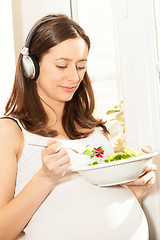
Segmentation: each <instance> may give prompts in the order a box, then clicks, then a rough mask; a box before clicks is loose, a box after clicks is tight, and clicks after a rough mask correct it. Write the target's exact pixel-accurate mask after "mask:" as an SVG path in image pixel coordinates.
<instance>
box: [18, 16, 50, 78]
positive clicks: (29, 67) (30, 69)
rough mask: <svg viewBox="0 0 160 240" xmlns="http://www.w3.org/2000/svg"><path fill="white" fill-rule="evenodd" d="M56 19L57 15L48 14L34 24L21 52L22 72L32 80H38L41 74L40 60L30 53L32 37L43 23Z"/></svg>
mask: <svg viewBox="0 0 160 240" xmlns="http://www.w3.org/2000/svg"><path fill="white" fill-rule="evenodd" d="M52 19H55V17H53V16H48V17H45V18H43V19H40V20H39V21H38V22H37V23H36V24H35V25H34V26H33V28H32V29H31V30H30V32H29V34H28V36H27V38H26V41H25V46H24V48H23V49H22V50H21V54H22V59H21V67H22V73H23V75H24V76H25V77H26V78H28V79H31V80H36V79H37V78H38V75H39V71H40V70H39V64H38V61H37V59H36V57H35V56H34V55H30V54H29V48H30V45H31V41H32V38H33V36H34V34H35V32H36V31H37V30H38V29H39V28H40V27H41V25H43V24H44V23H46V22H48V21H50V20H52Z"/></svg>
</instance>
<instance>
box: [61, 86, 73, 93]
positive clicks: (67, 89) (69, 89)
mask: <svg viewBox="0 0 160 240" xmlns="http://www.w3.org/2000/svg"><path fill="white" fill-rule="evenodd" d="M61 88H62V89H63V90H65V91H66V92H74V91H75V90H76V87H67V86H61Z"/></svg>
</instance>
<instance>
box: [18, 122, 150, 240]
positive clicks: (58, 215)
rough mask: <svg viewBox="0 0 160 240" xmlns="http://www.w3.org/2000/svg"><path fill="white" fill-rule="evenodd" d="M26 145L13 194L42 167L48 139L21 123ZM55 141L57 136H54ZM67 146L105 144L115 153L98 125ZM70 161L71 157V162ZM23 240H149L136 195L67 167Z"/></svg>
mask: <svg viewBox="0 0 160 240" xmlns="http://www.w3.org/2000/svg"><path fill="white" fill-rule="evenodd" d="M20 127H21V129H22V131H23V134H24V148H23V153H22V155H21V158H20V160H19V163H18V170H17V180H16V188H15V196H16V195H17V194H18V193H19V192H20V191H21V190H22V189H23V187H24V186H25V185H26V184H27V183H28V182H29V180H30V179H31V178H32V177H33V175H34V174H35V173H36V172H37V171H38V170H39V169H40V167H41V164H42V163H41V150H42V148H41V147H36V146H32V145H30V144H41V145H46V143H47V141H48V139H49V138H47V137H42V136H39V135H36V134H32V133H30V132H28V131H26V130H25V129H24V128H23V127H22V126H21V125H20ZM56 140H57V139H56ZM59 141H61V142H62V144H63V145H64V146H65V145H66V143H67V144H74V143H76V144H81V145H84V146H86V145H88V144H90V145H92V146H94V147H98V146H103V148H104V149H105V152H107V153H108V154H112V153H113V148H112V145H111V143H110V142H109V141H108V140H107V139H106V138H105V137H104V135H103V133H102V130H101V128H96V129H95V130H94V132H93V133H92V135H90V136H88V137H87V138H83V139H80V140H59ZM72 161H74V160H72ZM24 232H25V235H24V237H23V239H25V240H148V224H147V220H146V217H145V215H144V212H143V210H142V208H141V206H140V205H139V203H138V201H137V199H136V197H135V196H134V194H133V193H132V192H131V191H130V190H129V189H128V188H126V187H122V186H112V187H99V186H96V185H92V184H90V183H88V182H87V181H86V180H84V179H83V178H82V177H81V176H80V175H79V174H78V173H77V172H72V171H68V172H67V173H66V175H65V176H64V177H63V179H62V181H61V182H60V184H59V185H58V186H57V187H56V188H55V189H54V190H53V191H52V192H51V194H50V195H49V196H48V197H47V198H46V200H45V201H44V202H43V203H42V205H41V206H40V207H39V209H38V210H37V212H36V213H35V214H34V216H33V217H32V218H31V220H30V222H29V223H28V225H27V226H26V228H25V229H24Z"/></svg>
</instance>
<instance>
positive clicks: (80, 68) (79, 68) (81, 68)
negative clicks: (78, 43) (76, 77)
mask: <svg viewBox="0 0 160 240" xmlns="http://www.w3.org/2000/svg"><path fill="white" fill-rule="evenodd" d="M76 69H77V70H84V69H85V67H78V66H77V67H76Z"/></svg>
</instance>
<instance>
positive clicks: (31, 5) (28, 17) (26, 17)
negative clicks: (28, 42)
mask: <svg viewBox="0 0 160 240" xmlns="http://www.w3.org/2000/svg"><path fill="white" fill-rule="evenodd" d="M12 8H13V25H14V40H15V56H16V60H17V57H18V55H19V52H20V50H21V49H22V47H23V45H24V42H25V39H26V37H27V35H28V33H29V31H30V29H31V27H32V26H33V24H34V23H35V22H36V21H37V20H38V19H40V18H41V17H43V16H45V15H47V14H57V13H64V14H67V15H68V16H70V1H69V0H58V1H56V0H45V1H44V0H12Z"/></svg>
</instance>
